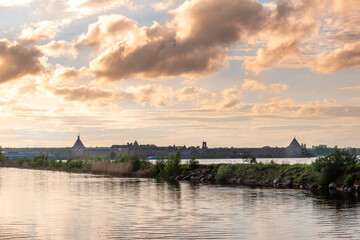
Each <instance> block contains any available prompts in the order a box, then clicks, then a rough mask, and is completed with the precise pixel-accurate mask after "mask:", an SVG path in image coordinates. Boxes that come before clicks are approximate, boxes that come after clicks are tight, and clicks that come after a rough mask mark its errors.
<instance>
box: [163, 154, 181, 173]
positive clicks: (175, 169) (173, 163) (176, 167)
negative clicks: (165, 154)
mask: <svg viewBox="0 0 360 240" xmlns="http://www.w3.org/2000/svg"><path fill="white" fill-rule="evenodd" d="M180 162H181V156H180V152H178V153H177V154H176V155H175V156H174V155H173V154H172V155H170V157H169V158H168V160H167V161H166V163H165V167H164V172H165V174H166V175H167V176H168V177H174V176H175V177H176V176H177V175H179V174H180V170H181V167H180Z"/></svg>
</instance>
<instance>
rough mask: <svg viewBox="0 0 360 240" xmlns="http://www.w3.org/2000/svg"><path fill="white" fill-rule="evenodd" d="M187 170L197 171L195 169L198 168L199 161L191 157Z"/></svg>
mask: <svg viewBox="0 0 360 240" xmlns="http://www.w3.org/2000/svg"><path fill="white" fill-rule="evenodd" d="M188 164H189V169H190V170H195V169H197V168H199V167H200V163H199V161H198V160H196V158H195V157H192V158H191V159H190V160H189V163H188Z"/></svg>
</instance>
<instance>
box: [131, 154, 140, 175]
mask: <svg viewBox="0 0 360 240" xmlns="http://www.w3.org/2000/svg"><path fill="white" fill-rule="evenodd" d="M130 160H131V161H132V170H133V171H134V172H136V171H137V170H139V169H140V168H141V158H140V156H139V155H137V154H135V155H133V156H131V157H130Z"/></svg>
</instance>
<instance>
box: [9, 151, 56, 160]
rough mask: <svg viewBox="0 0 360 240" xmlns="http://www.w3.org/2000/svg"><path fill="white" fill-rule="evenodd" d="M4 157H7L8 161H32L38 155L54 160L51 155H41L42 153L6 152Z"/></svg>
mask: <svg viewBox="0 0 360 240" xmlns="http://www.w3.org/2000/svg"><path fill="white" fill-rule="evenodd" d="M4 155H5V156H6V157H8V158H9V159H10V160H15V159H21V158H29V159H34V157H37V156H40V155H41V156H46V157H48V158H55V156H54V155H53V154H48V153H42V152H23V151H8V152H5V153H4Z"/></svg>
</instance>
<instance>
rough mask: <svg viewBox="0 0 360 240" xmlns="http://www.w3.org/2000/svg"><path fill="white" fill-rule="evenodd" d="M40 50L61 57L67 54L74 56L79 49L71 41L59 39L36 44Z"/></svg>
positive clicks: (45, 53)
mask: <svg viewBox="0 0 360 240" xmlns="http://www.w3.org/2000/svg"><path fill="white" fill-rule="evenodd" d="M37 48H38V49H39V50H41V52H42V53H43V54H44V55H46V56H50V57H56V58H57V57H61V56H67V57H70V58H76V56H77V54H78V53H79V50H78V49H77V48H76V46H75V45H74V44H73V43H70V42H67V41H64V40H60V41H51V42H49V43H48V44H46V45H42V46H37Z"/></svg>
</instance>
